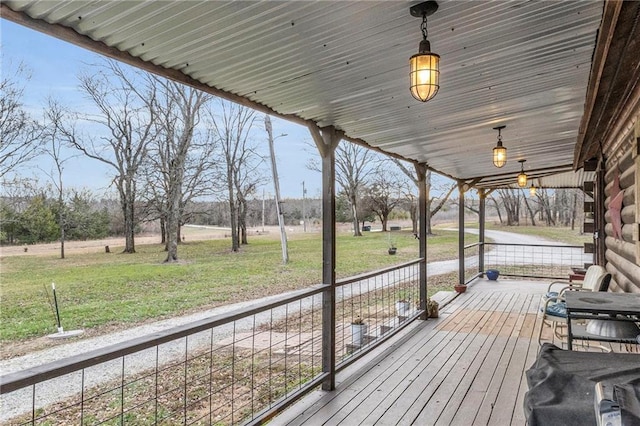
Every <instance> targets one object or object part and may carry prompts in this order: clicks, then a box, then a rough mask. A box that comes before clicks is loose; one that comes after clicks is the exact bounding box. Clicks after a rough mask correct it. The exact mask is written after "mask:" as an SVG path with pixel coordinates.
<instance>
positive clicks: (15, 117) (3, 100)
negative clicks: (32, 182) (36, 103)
mask: <svg viewBox="0 0 640 426" xmlns="http://www.w3.org/2000/svg"><path fill="white" fill-rule="evenodd" d="M29 79H30V76H29V74H28V72H27V70H26V68H25V67H24V66H23V65H20V66H19V67H18V68H17V70H16V71H15V73H13V75H12V74H11V73H10V72H6V70H5V73H3V76H2V80H0V179H1V178H4V177H5V175H6V174H7V173H9V172H11V171H13V170H14V169H15V168H16V167H18V166H19V165H21V164H24V163H26V162H27V161H30V160H31V159H33V158H34V157H36V156H37V155H38V154H39V153H40V152H41V148H42V142H41V136H42V128H41V126H39V125H38V123H37V122H36V121H35V120H33V119H32V118H31V117H30V116H29V114H28V113H27V111H26V110H25V108H24V106H23V105H22V96H23V94H24V85H25V84H26V83H27V82H28V81H29Z"/></svg>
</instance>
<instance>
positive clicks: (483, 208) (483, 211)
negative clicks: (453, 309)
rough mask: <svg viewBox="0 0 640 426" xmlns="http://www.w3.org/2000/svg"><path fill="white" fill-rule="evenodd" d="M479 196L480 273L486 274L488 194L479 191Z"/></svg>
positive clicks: (482, 190) (481, 190)
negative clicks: (485, 239)
mask: <svg viewBox="0 0 640 426" xmlns="http://www.w3.org/2000/svg"><path fill="white" fill-rule="evenodd" d="M478 195H479V197H480V206H479V211H480V214H478V221H479V222H480V223H479V224H478V227H479V229H478V242H479V243H480V245H479V247H478V272H479V273H481V274H484V233H485V221H486V206H487V203H486V200H487V194H486V192H485V190H484V189H482V188H480V189H478Z"/></svg>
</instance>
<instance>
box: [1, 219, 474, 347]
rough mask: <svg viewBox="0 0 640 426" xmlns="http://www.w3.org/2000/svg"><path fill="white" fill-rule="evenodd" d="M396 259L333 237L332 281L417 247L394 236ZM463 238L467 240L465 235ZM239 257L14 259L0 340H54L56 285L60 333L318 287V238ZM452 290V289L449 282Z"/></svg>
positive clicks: (438, 245) (450, 243)
mask: <svg viewBox="0 0 640 426" xmlns="http://www.w3.org/2000/svg"><path fill="white" fill-rule="evenodd" d="M393 235H394V241H395V243H396V245H397V247H398V254H396V255H395V256H390V255H389V254H388V253H387V248H388V241H387V235H386V234H383V233H376V232H372V233H365V235H364V236H363V237H361V238H354V237H352V236H351V235H350V234H340V235H338V237H337V248H336V250H337V256H336V261H337V268H336V274H337V276H338V278H341V277H348V276H352V275H355V274H358V273H362V272H366V271H371V270H376V269H380V268H383V267H385V266H390V265H394V264H398V263H402V262H405V261H409V260H412V259H416V258H417V257H418V240H416V239H414V237H413V234H412V233H410V232H394V234H393ZM469 238H474V237H473V236H470V237H469ZM249 242H250V244H249V245H248V246H244V247H243V248H242V250H241V251H240V252H239V253H232V252H230V250H229V241H228V240H210V241H200V242H188V243H187V244H183V245H181V246H180V248H179V257H180V259H182V262H181V263H178V264H163V263H162V261H163V260H164V258H165V255H166V253H165V252H164V251H163V247H162V246H161V245H159V244H157V245H146V246H145V245H139V246H137V247H136V250H137V253H136V254H133V255H131V254H119V253H117V251H118V248H114V247H112V253H110V254H106V253H90V254H70V255H68V256H67V258H66V259H59V258H57V257H56V256H13V257H4V258H2V259H1V261H2V282H1V284H0V292H1V296H2V299H1V300H0V320H1V321H2V325H1V328H0V340H1V341H15V340H22V339H27V338H32V337H36V336H42V335H46V334H49V333H54V332H55V331H56V330H55V317H54V314H53V310H52V308H51V306H50V304H49V302H48V298H47V291H48V292H49V293H50V292H51V283H52V282H55V284H56V289H57V294H58V301H59V305H60V311H61V316H62V325H63V326H64V328H65V329H67V330H71V329H77V328H84V329H92V328H100V327H105V326H121V325H123V324H135V323H140V322H143V321H146V320H150V319H159V318H165V317H170V316H174V315H179V314H183V313H187V312H192V311H195V310H197V309H203V308H209V307H214V306H218V305H223V304H227V303H233V302H238V301H243V300H250V299H254V298H258V297H262V296H266V295H269V294H277V293H280V292H283V291H286V290H292V289H297V288H302V287H306V286H308V285H311V284H317V283H320V282H321V279H322V275H321V274H322V240H321V237H320V235H318V234H304V235H296V236H295V237H294V238H291V239H290V241H289V258H290V262H289V263H288V264H287V265H283V264H282V259H281V250H280V243H279V241H278V240H275V239H273V238H268V237H252V238H250V240H249ZM428 244H429V261H435V260H441V259H443V258H455V257H457V232H451V231H438V235H437V236H434V237H430V238H429V242H428ZM452 285H453V283H452Z"/></svg>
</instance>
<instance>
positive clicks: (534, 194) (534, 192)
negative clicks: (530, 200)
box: [529, 183, 537, 197]
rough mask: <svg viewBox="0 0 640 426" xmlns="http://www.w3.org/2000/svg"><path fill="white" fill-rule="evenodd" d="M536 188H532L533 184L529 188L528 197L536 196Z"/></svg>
mask: <svg viewBox="0 0 640 426" xmlns="http://www.w3.org/2000/svg"><path fill="white" fill-rule="evenodd" d="M536 189H537V188H536V187H535V186H533V183H532V184H531V186H530V187H529V195H531V196H532V197H535V196H536Z"/></svg>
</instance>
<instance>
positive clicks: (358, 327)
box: [351, 317, 367, 346]
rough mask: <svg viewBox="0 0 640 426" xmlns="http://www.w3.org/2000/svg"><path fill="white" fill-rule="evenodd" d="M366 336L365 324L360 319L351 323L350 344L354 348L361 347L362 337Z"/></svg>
mask: <svg viewBox="0 0 640 426" xmlns="http://www.w3.org/2000/svg"><path fill="white" fill-rule="evenodd" d="M366 334H367V324H365V322H364V320H363V319H362V318H360V317H357V318H356V319H354V320H353V321H351V343H353V345H355V346H362V345H363V342H364V336H365V335H366Z"/></svg>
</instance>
